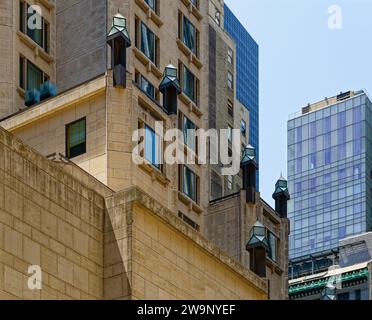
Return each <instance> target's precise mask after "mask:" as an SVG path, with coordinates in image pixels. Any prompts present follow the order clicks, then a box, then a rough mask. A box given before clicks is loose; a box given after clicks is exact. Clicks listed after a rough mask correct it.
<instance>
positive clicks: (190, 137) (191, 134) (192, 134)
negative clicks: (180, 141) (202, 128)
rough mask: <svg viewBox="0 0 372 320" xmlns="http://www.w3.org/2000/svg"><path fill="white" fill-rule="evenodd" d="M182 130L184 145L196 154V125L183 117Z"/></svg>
mask: <svg viewBox="0 0 372 320" xmlns="http://www.w3.org/2000/svg"><path fill="white" fill-rule="evenodd" d="M182 129H183V135H184V138H185V141H184V143H185V145H187V146H188V147H189V148H190V149H191V150H193V151H195V152H196V130H197V128H196V125H195V124H194V123H193V122H192V121H191V120H190V119H189V118H187V117H186V116H183V124H182Z"/></svg>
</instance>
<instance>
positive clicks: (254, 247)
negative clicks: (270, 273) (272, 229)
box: [246, 221, 269, 277]
mask: <svg viewBox="0 0 372 320" xmlns="http://www.w3.org/2000/svg"><path fill="white" fill-rule="evenodd" d="M246 250H247V251H248V252H249V254H250V257H249V265H250V269H251V270H252V271H253V272H254V273H256V274H257V275H258V276H260V277H266V256H267V252H269V242H268V241H267V237H266V228H265V227H264V226H263V225H262V223H260V222H259V221H257V222H256V223H255V224H254V226H253V227H252V229H251V230H250V232H249V240H248V243H247V245H246Z"/></svg>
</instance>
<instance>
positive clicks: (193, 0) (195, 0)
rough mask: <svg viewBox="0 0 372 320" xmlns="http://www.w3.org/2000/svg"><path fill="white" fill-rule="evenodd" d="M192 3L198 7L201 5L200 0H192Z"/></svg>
mask: <svg viewBox="0 0 372 320" xmlns="http://www.w3.org/2000/svg"><path fill="white" fill-rule="evenodd" d="M191 3H192V4H193V5H194V6H195V7H196V8H198V7H199V1H198V0H191Z"/></svg>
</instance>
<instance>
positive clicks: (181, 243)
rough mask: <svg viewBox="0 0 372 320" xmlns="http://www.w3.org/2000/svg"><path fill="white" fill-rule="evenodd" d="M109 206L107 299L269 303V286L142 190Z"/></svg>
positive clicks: (119, 195)
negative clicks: (266, 300)
mask: <svg viewBox="0 0 372 320" xmlns="http://www.w3.org/2000/svg"><path fill="white" fill-rule="evenodd" d="M107 205H108V217H109V221H110V223H106V230H105V231H106V232H105V243H106V248H107V250H105V272H104V273H105V281H104V288H105V292H107V293H109V296H108V298H114V299H122V298H128V297H130V296H131V297H132V298H133V299H146V300H147V299H155V300H156V299H218V300H230V299H243V300H250V299H258V300H261V299H266V297H267V284H266V281H265V280H263V279H260V278H259V277H258V276H256V275H255V274H254V273H252V272H251V271H249V270H247V269H245V268H244V267H243V266H241V265H240V264H238V263H237V262H236V261H235V260H234V259H232V258H231V257H229V256H227V255H226V254H225V253H223V251H221V250H220V249H219V248H218V247H216V246H215V245H214V244H213V243H211V242H209V241H208V240H206V239H205V238H203V237H202V236H201V235H200V233H198V232H196V231H194V230H193V229H191V228H190V227H188V226H187V225H186V224H184V223H183V222H182V221H181V220H180V219H178V218H177V217H176V216H175V215H174V214H173V213H171V212H170V211H168V210H167V209H165V208H164V207H163V206H161V205H160V204H159V203H158V202H157V201H155V200H153V199H152V198H150V197H149V196H148V195H147V194H145V193H144V192H142V191H141V190H139V189H130V190H127V191H123V192H119V193H117V194H115V195H113V196H112V197H111V198H110V199H108V200H107ZM108 244H110V245H108ZM121 260H122V261H123V263H121Z"/></svg>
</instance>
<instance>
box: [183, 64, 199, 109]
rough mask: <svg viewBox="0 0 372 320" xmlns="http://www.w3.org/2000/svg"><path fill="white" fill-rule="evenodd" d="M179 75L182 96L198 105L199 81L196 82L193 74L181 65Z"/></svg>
mask: <svg viewBox="0 0 372 320" xmlns="http://www.w3.org/2000/svg"><path fill="white" fill-rule="evenodd" d="M180 74H181V82H182V84H181V85H182V90H183V92H184V94H185V95H186V96H188V97H189V98H190V99H191V100H192V101H193V102H194V103H195V104H198V94H199V93H198V91H199V90H198V87H199V80H197V79H196V77H195V76H194V74H193V73H192V72H191V71H190V70H189V69H188V68H187V67H186V66H184V65H183V64H180Z"/></svg>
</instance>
